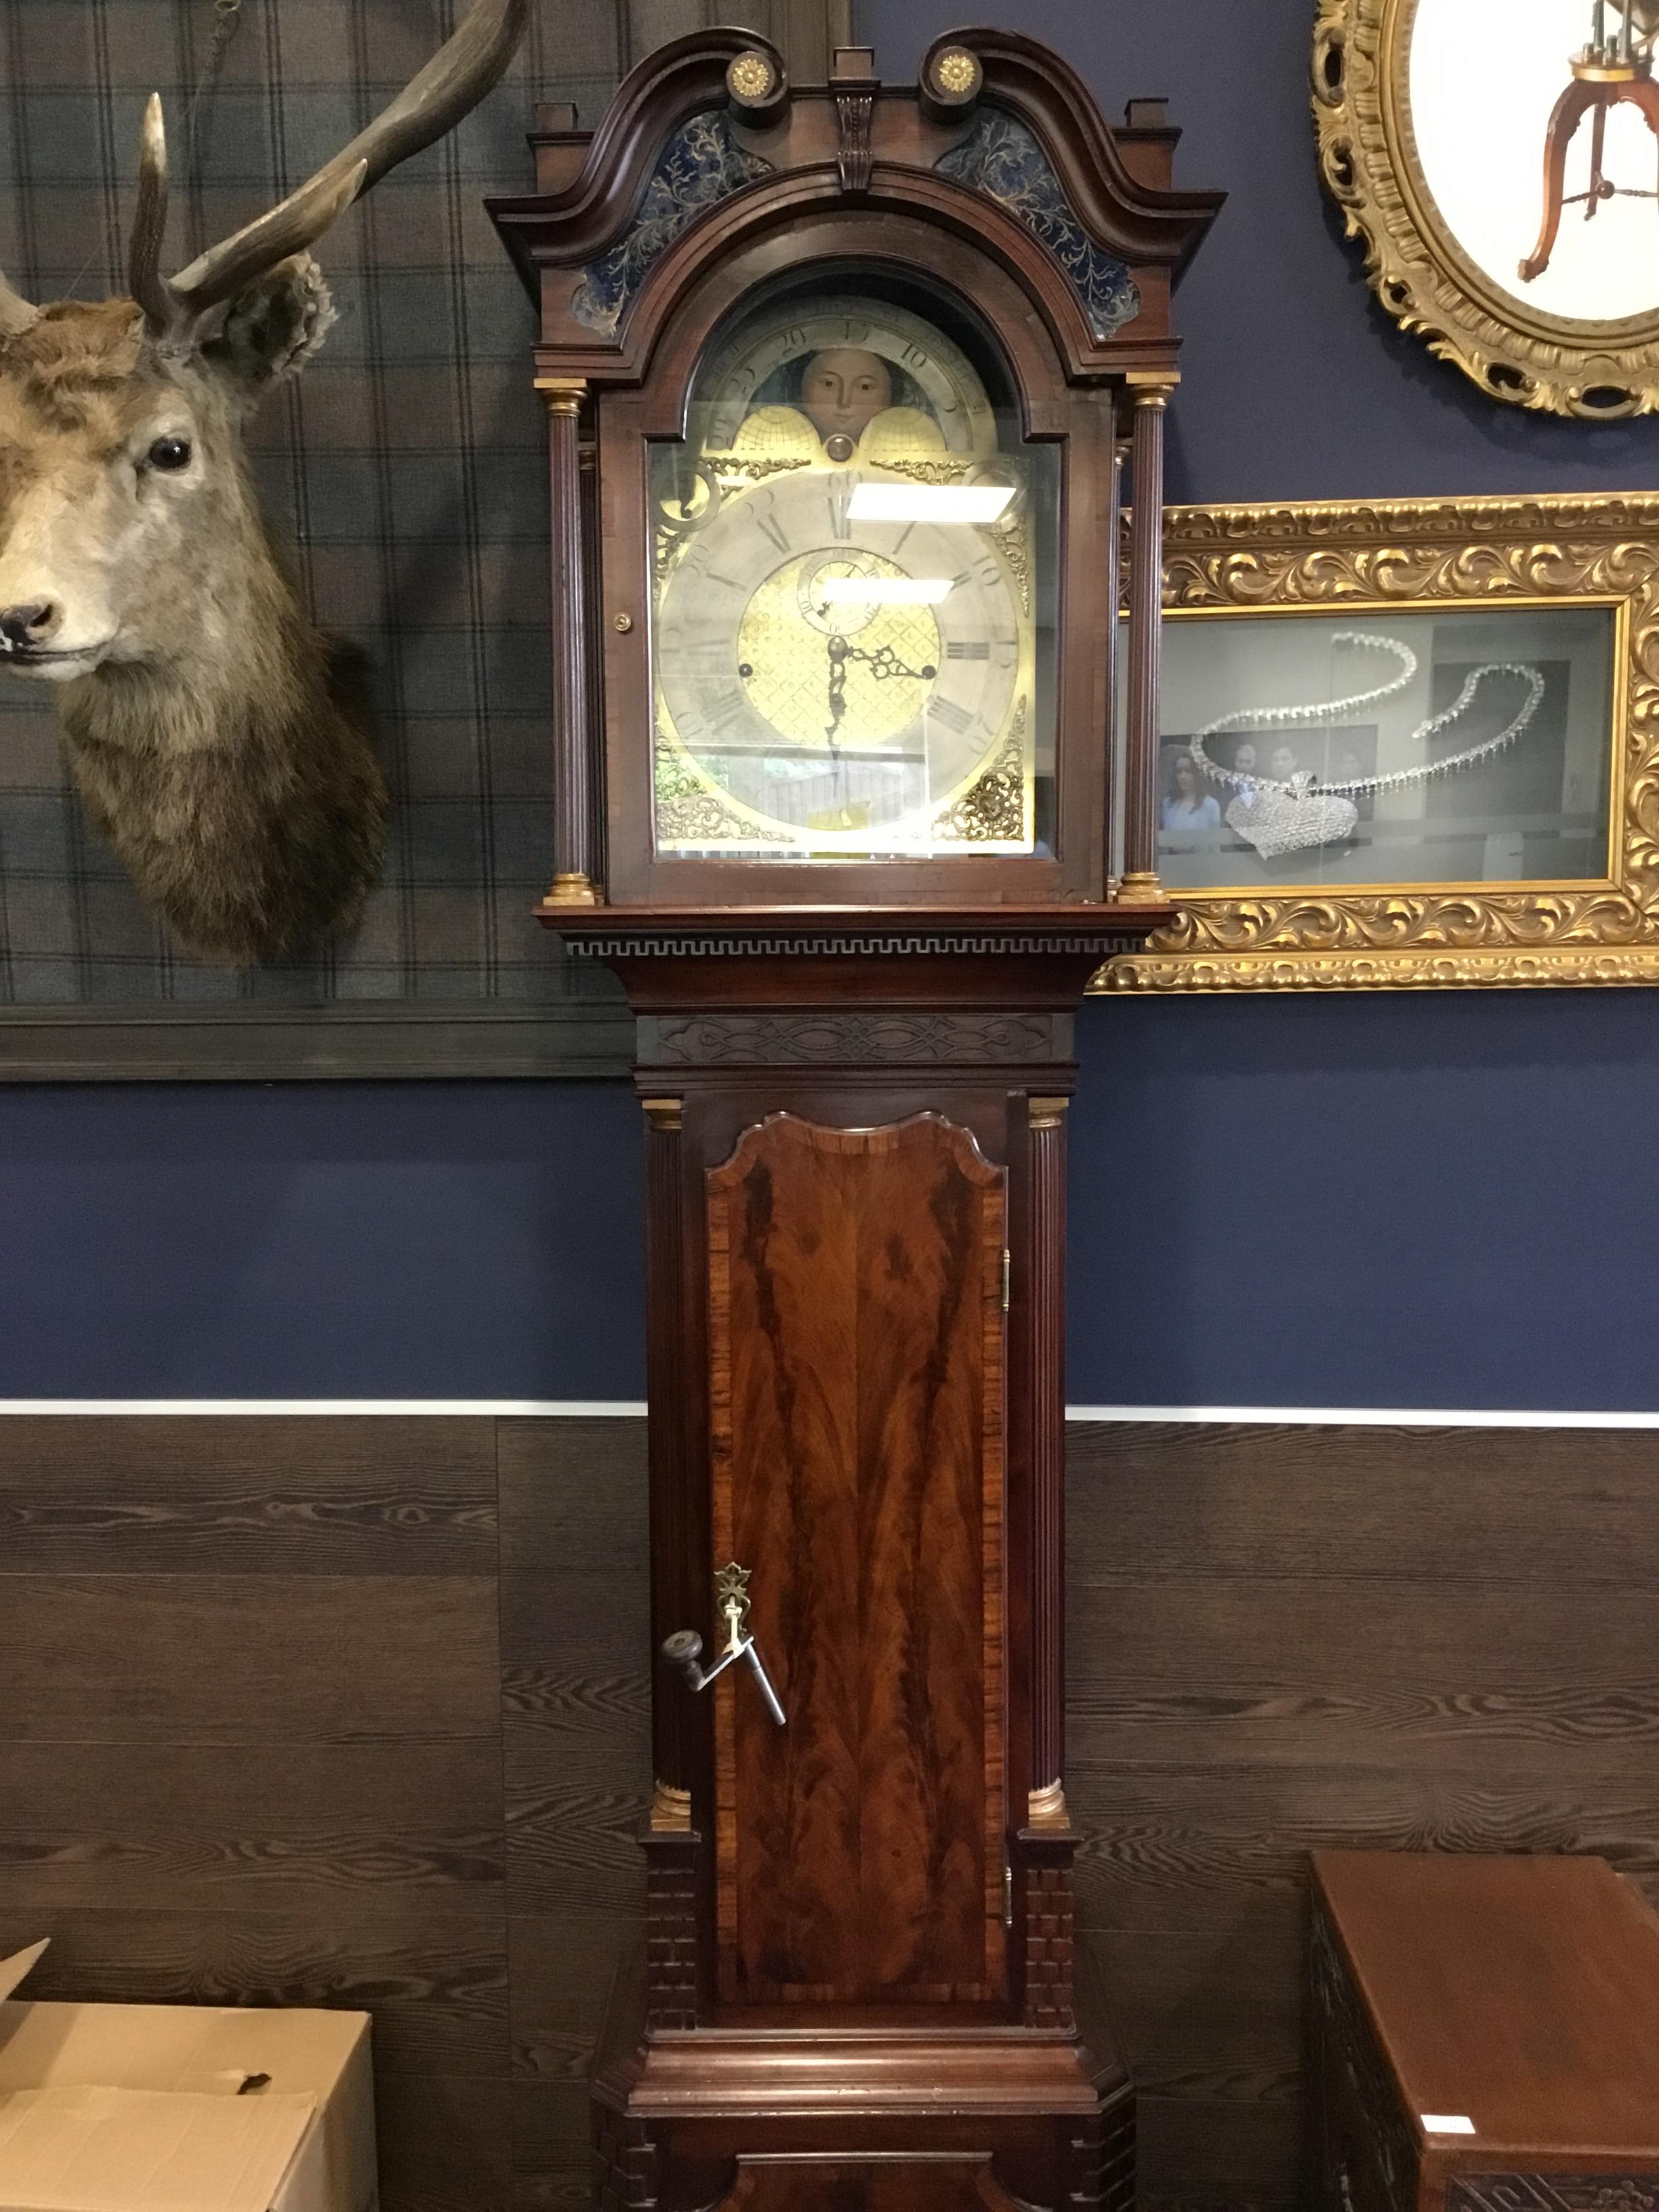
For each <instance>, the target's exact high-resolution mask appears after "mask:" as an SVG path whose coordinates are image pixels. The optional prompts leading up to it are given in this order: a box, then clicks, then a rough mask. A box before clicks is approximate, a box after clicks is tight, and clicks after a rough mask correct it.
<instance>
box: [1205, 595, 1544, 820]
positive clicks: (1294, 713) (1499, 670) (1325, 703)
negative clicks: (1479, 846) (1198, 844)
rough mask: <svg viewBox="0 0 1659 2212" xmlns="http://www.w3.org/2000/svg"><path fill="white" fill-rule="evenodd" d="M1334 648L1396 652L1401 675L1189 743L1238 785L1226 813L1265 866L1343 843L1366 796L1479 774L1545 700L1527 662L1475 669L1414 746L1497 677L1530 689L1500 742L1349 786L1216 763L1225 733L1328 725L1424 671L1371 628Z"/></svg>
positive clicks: (1347, 632) (1243, 715) (1305, 774)
mask: <svg viewBox="0 0 1659 2212" xmlns="http://www.w3.org/2000/svg"><path fill="white" fill-rule="evenodd" d="M1331 643H1332V644H1333V645H1346V646H1352V647H1356V648H1358V650H1360V651H1363V652H1369V653H1390V654H1392V655H1393V657H1394V659H1395V662H1396V663H1397V667H1396V670H1395V674H1394V675H1393V676H1391V677H1390V678H1389V680H1388V682H1387V683H1386V684H1377V685H1376V686H1375V688H1374V689H1372V690H1369V691H1356V692H1354V693H1353V694H1352V696H1351V697H1349V698H1346V699H1327V700H1322V701H1320V702H1317V703H1316V704H1314V705H1312V706H1306V707H1241V708H1238V709H1237V711H1236V712H1235V713H1231V714H1218V715H1217V717H1216V719H1215V720H1214V721H1212V722H1206V723H1205V725H1204V726H1203V728H1202V729H1201V730H1195V731H1194V733H1193V735H1192V736H1191V737H1190V738H1188V740H1187V744H1188V750H1189V751H1190V752H1191V754H1192V756H1193V758H1194V760H1195V761H1196V762H1197V763H1198V764H1199V766H1200V768H1201V769H1203V771H1204V773H1205V775H1207V776H1210V777H1211V778H1212V779H1213V781H1215V782H1217V783H1225V784H1231V786H1232V787H1233V789H1234V790H1235V791H1236V792H1237V794H1238V796H1237V798H1236V799H1233V800H1232V801H1231V804H1230V805H1229V806H1228V808H1227V826H1228V828H1229V829H1232V830H1234V831H1236V832H1237V835H1238V836H1241V837H1243V839H1244V840H1245V841H1246V842H1247V843H1249V844H1251V845H1254V846H1255V849H1256V851H1257V852H1258V853H1259V854H1261V857H1262V859H1263V860H1276V859H1277V858H1278V857H1279V855H1280V854H1284V853H1297V852H1303V851H1305V850H1306V849H1307V848H1310V847H1311V846H1315V845H1335V844H1340V842H1341V841H1342V840H1343V838H1345V837H1346V836H1349V835H1351V833H1352V830H1353V829H1354V826H1355V824H1356V823H1358V819H1359V811H1358V808H1357V807H1356V806H1355V805H1354V804H1353V802H1354V800H1355V799H1358V798H1361V797H1363V796H1364V794H1365V793H1370V792H1377V791H1401V790H1403V789H1404V788H1405V787H1406V786H1407V784H1413V783H1426V782H1428V781H1429V779H1430V778H1431V776H1437V775H1450V774H1451V773H1452V771H1453V770H1454V769H1462V768H1473V767H1474V763H1476V762H1477V761H1482V760H1486V758H1488V757H1489V756H1490V755H1492V754H1493V753H1498V752H1502V750H1504V747H1505V746H1506V745H1510V744H1514V742H1515V740H1516V738H1518V737H1519V736H1520V734H1521V732H1522V730H1524V729H1525V728H1526V726H1527V725H1528V722H1530V721H1531V720H1532V718H1533V716H1534V714H1536V713H1537V712H1538V704H1539V702H1540V700H1541V699H1542V697H1543V696H1544V678H1543V677H1542V675H1541V673H1540V672H1539V671H1538V670H1537V669H1535V668H1531V667H1528V665H1526V664H1525V663H1524V662H1522V661H1518V660H1489V661H1487V662H1486V663H1485V664H1484V665H1482V666H1481V667H1480V668H1475V669H1472V670H1471V671H1470V672H1469V674H1468V677H1466V678H1465V679H1464V683H1463V688H1462V690H1461V691H1460V692H1459V693H1458V695H1457V696H1456V698H1455V699H1454V700H1453V702H1452V703H1451V705H1450V706H1449V707H1446V708H1442V710H1441V712H1440V713H1439V714H1431V715H1430V717H1429V718H1428V720H1426V721H1424V722H1419V724H1418V726H1417V727H1416V728H1415V729H1414V730H1413V732H1412V733H1411V736H1410V737H1409V738H1407V744H1418V743H1419V742H1420V741H1422V740H1423V739H1425V738H1432V737H1435V736H1437V734H1438V732H1440V731H1442V730H1446V729H1449V728H1450V727H1451V726H1452V725H1453V723H1455V721H1457V720H1459V718H1460V717H1461V716H1462V715H1463V714H1465V713H1467V711H1468V708H1469V706H1470V704H1471V702H1473V700H1474V696H1475V693H1476V692H1477V691H1478V690H1480V686H1481V684H1484V683H1485V682H1486V678H1488V677H1490V676H1515V677H1518V678H1520V679H1521V681H1522V683H1524V684H1526V686H1527V696H1526V698H1525V700H1524V701H1523V702H1522V705H1521V707H1520V708H1519V710H1518V711H1517V713H1516V715H1515V718H1514V720H1512V721H1511V722H1510V723H1509V725H1508V726H1506V727H1505V728H1504V729H1502V730H1500V731H1499V732H1498V735H1497V736H1496V737H1495V738H1486V739H1485V740H1484V741H1483V743H1481V744H1478V745H1471V746H1470V747H1469V748H1468V750H1467V751H1465V752H1461V753H1453V754H1451V755H1450V756H1449V757H1448V758H1447V759H1445V760H1442V761H1431V762H1428V763H1425V764H1424V765H1423V766H1421V767H1419V768H1405V769H1395V770H1394V771H1393V772H1392V773H1391V774H1389V775H1367V776H1352V777H1350V778H1349V779H1348V780H1347V781H1346V782H1341V783H1320V782H1319V781H1317V780H1316V777H1315V776H1314V775H1312V773H1311V772H1310V771H1309V770H1305V769H1304V770H1303V771H1301V772H1299V773H1298V774H1297V775H1293V776H1290V777H1284V776H1271V775H1239V774H1238V773H1237V770H1236V769H1225V768H1223V767H1221V766H1220V765H1219V763H1217V762H1215V761H1212V759H1211V758H1210V756H1209V754H1208V753H1207V751H1206V750H1205V741H1206V739H1207V738H1214V737H1218V736H1219V735H1220V734H1221V732H1223V731H1224V730H1225V731H1226V732H1229V733H1231V734H1237V733H1238V732H1242V731H1244V730H1263V729H1270V730H1280V729H1289V728H1294V727H1296V726H1298V725H1306V724H1309V723H1319V724H1325V725H1329V724H1332V723H1335V722H1338V721H1341V720H1346V719H1347V718H1348V717H1349V716H1351V715H1352V714H1358V712H1359V711H1360V710H1361V708H1365V707H1375V706H1376V705H1377V704H1378V703H1379V702H1381V701H1382V700H1384V699H1389V698H1392V697H1393V696H1394V695H1395V692H1396V691H1403V690H1405V688H1406V686H1407V684H1409V683H1410V682H1411V680H1412V678H1413V676H1415V675H1416V673H1417V655H1416V654H1415V653H1413V651H1412V649H1411V647H1410V646H1408V645H1406V644H1404V643H1402V641H1401V640H1400V639H1399V638H1397V637H1383V636H1380V635H1377V634H1376V632H1374V631H1371V630H1360V629H1340V630H1337V631H1336V632H1335V633H1334V635H1333V636H1332V639H1331Z"/></svg>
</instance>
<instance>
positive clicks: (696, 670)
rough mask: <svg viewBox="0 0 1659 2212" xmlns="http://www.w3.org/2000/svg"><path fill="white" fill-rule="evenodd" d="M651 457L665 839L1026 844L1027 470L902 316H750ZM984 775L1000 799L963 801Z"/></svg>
mask: <svg viewBox="0 0 1659 2212" xmlns="http://www.w3.org/2000/svg"><path fill="white" fill-rule="evenodd" d="M688 420H689V427H690V429H691V431H692V433H693V434H694V435H693V437H692V438H691V439H690V440H688V443H687V445H686V446H685V447H674V448H661V449H659V455H658V458H657V460H656V463H655V468H654V473H653V491H654V492H655V494H656V497H657V502H658V519H659V538H658V564H657V565H658V574H657V592H656V605H655V623H654V633H653V657H654V662H655V670H656V702H657V707H656V720H657V794H658V807H657V823H656V828H657V844H658V849H659V851H663V852H665V853H674V852H681V853H714V852H726V853H747V854H755V855H757V856H760V855H766V856H772V857H787V856H788V855H790V854H793V855H796V856H809V855H813V854H821V855H826V856H828V855H833V854H848V855H855V854H867V855H871V856H874V857H881V856H885V855H895V856H896V855H912V854H926V853H933V852H939V851H951V850H955V851H962V850H977V851H981V852H1016V853H1017V852H1029V851H1030V850H1031V849H1032V845H1031V805H1030V782H1031V778H1030V747H1031V722H1032V719H1033V718H1032V715H1031V713H1030V697H1031V690H1032V684H1033V668H1034V644H1033V635H1034V633H1033V624H1032V618H1031V613H1030V605H1029V592H1030V551H1029V539H1028V531H1027V527H1026V520H1027V519H1026V515H1025V512H1024V468H1023V465H1022V464H1021V463H1020V462H1018V461H1017V460H1016V459H1013V458H1012V457H1010V458H1009V459H1002V458H1001V457H1000V455H999V453H998V425H997V418H996V416H995V413H994V410H993V409H992V407H991V405H990V403H989V401H988V399H987V396H986V393H985V389H984V386H983V384H982V383H981V380H980V378H979V375H978V374H977V372H976V371H975V368H973V365H972V364H971V362H969V360H968V359H967V357H966V356H965V355H963V353H962V352H961V350H960V349H959V348H957V347H956V346H955V345H954V344H952V343H951V342H950V341H949V340H947V339H945V337H942V336H941V335H940V334H939V332H938V331H934V330H933V328H932V326H931V325H928V324H927V323H926V322H924V321H923V320H922V319H921V317H920V316H917V315H914V314H911V313H908V312H907V311H903V310H901V309H898V308H896V307H889V306H886V305H885V304H880V305H878V304H875V303H872V302H868V301H860V300H859V299H857V298H855V297H852V296H837V297H836V298H834V299H831V300H828V301H821V302H817V303H816V304H813V305H811V306H810V307H803V306H801V305H800V304H799V303H795V304H794V305H793V307H789V308H787V309H785V310H775V311H774V312H773V313H772V314H771V315H770V317H769V318H768V317H762V318H759V319H755V318H751V319H749V320H747V321H746V322H745V323H744V325H742V326H741V327H740V329H739V331H738V334H737V336H736V337H734V338H733V339H732V340H731V341H730V342H729V343H727V344H726V345H725V346H724V347H723V348H722V349H720V351H719V352H718V353H717V354H716V355H715V356H714V358H713V359H712V361H711V362H710V363H709V364H708V367H707V372H706V374H703V375H701V376H700V377H699V380H698V386H697V395H696V398H694V401H693V404H692V406H691V408H690V413H689V418H688ZM993 767H994V769H995V770H996V776H997V781H996V789H997V793H998V805H997V807H996V809H995V810H994V811H987V809H986V808H985V807H984V806H983V805H971V804H970V805H966V806H965V807H964V802H965V801H967V800H969V799H970V796H971V794H972V793H974V792H975V787H976V786H978V784H979V783H980V782H981V779H983V778H984V777H986V776H987V773H988V772H989V771H990V770H991V769H993Z"/></svg>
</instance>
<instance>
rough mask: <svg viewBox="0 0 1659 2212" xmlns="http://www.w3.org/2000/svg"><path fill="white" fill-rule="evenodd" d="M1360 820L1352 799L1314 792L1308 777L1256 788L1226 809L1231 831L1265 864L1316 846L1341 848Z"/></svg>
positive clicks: (1261, 785)
mask: <svg viewBox="0 0 1659 2212" xmlns="http://www.w3.org/2000/svg"><path fill="white" fill-rule="evenodd" d="M1358 819H1359V810H1358V807H1356V806H1355V805H1354V803H1353V801H1352V799H1343V798H1341V797H1340V796H1339V795H1338V794H1337V793H1334V792H1328V791H1316V790H1315V789H1314V787H1313V778H1312V776H1310V775H1298V776H1296V777H1294V778H1293V779H1292V780H1291V782H1290V784H1289V785H1288V786H1287V785H1285V784H1272V783H1268V784H1256V785H1255V786H1253V787H1251V789H1250V790H1249V792H1248V793H1245V792H1241V793H1240V794H1239V796H1238V797H1237V799H1234V800H1233V802H1232V804H1231V805H1230V806H1229V807H1228V809H1227V827H1228V828H1229V829H1235V830H1237V833H1238V835H1239V836H1241V837H1243V839H1244V841H1245V842H1246V843H1247V844H1250V845H1254V846H1255V849H1256V851H1257V852H1258V853H1259V854H1261V858H1262V859H1263V860H1277V859H1278V858H1279V855H1280V854H1284V853H1301V852H1305V851H1306V850H1307V849H1308V848H1310V846H1314V845H1340V843H1341V842H1342V840H1343V839H1344V838H1345V837H1348V836H1352V834H1353V829H1354V825H1355V824H1356V823H1358Z"/></svg>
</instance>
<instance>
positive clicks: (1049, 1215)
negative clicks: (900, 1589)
mask: <svg viewBox="0 0 1659 2212" xmlns="http://www.w3.org/2000/svg"><path fill="white" fill-rule="evenodd" d="M1066 1104H1067V1101H1066V1099H1064V1098H1032V1099H1030V1100H1029V1101H1028V1102H1027V1105H1026V1119H1027V1127H1028V1128H1029V1131H1030V1147H1031V1149H1030V1178H1031V1180H1030V1191H1031V1247H1030V1251H1031V1322H1032V1338H1033V1343H1032V1352H1033V1355H1034V1356H1033V1359H1032V1363H1031V1365H1032V1374H1033V1376H1034V1378H1035V1405H1034V1408H1033V1415H1032V1435H1031V1560H1032V1575H1031V1691H1032V1697H1031V1800H1032V1802H1031V1804H1030V1807H1029V1808H1028V1820H1030V1822H1031V1823H1032V1824H1034V1825H1036V1826H1049V1825H1054V1823H1055V1821H1056V1819H1057V1820H1058V1821H1059V1822H1060V1823H1063V1822H1064V1820H1065V1817H1066V1815H1065V1802H1064V1799H1063V1798H1062V1797H1060V1795H1059V1785H1060V1775H1061V1772H1062V1770H1063V1767H1064V1765H1065V1757H1066V1732H1065V1730H1066V1722H1065V1681H1066V1382H1065V1358H1066Z"/></svg>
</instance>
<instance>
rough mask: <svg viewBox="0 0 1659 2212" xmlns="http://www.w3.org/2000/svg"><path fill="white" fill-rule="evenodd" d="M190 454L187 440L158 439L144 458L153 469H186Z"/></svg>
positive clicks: (188, 464)
mask: <svg viewBox="0 0 1659 2212" xmlns="http://www.w3.org/2000/svg"><path fill="white" fill-rule="evenodd" d="M190 452H191V447H190V440H189V439H188V438H158V439H157V440H156V441H155V444H154V445H153V446H152V447H150V449H149V453H147V454H146V455H145V456H144V458H145V459H146V460H148V462H149V465H150V466H151V468H153V469H186V468H188V467H189V466H190Z"/></svg>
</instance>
